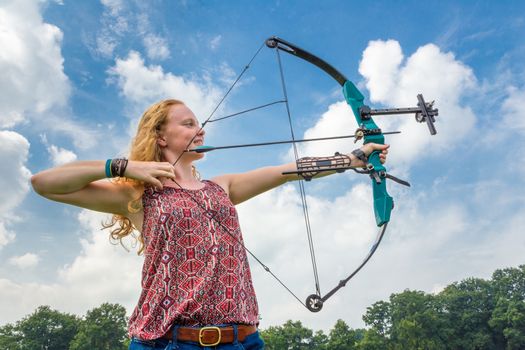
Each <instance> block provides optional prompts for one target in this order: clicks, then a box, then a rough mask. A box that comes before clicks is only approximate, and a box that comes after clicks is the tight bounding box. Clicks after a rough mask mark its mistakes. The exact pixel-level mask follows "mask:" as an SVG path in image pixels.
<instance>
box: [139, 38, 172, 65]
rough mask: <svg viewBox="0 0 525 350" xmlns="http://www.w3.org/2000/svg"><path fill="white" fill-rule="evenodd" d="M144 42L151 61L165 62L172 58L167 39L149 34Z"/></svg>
mask: <svg viewBox="0 0 525 350" xmlns="http://www.w3.org/2000/svg"><path fill="white" fill-rule="evenodd" d="M142 40H143V42H144V46H145V47H146V54H147V55H148V57H149V58H150V59H157V60H165V59H166V58H168V57H169V56H170V50H169V48H168V43H167V42H166V39H165V38H162V37H160V36H158V35H153V34H147V35H146V36H144V38H143V39H142Z"/></svg>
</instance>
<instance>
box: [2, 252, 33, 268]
mask: <svg viewBox="0 0 525 350" xmlns="http://www.w3.org/2000/svg"><path fill="white" fill-rule="evenodd" d="M39 261H40V258H39V257H38V255H36V254H33V253H26V254H24V255H20V256H14V257H12V258H10V259H9V264H11V265H13V266H16V267H18V268H19V269H27V268H30V267H33V266H36V264H38V262H39Z"/></svg>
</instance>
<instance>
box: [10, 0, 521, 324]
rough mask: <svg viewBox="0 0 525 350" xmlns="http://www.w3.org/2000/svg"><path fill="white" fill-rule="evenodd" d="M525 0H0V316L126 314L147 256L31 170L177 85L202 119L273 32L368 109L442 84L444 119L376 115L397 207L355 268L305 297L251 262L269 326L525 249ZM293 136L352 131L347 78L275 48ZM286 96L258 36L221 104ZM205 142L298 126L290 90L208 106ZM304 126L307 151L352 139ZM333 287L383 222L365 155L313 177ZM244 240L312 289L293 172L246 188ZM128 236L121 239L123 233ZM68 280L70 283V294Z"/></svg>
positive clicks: (277, 134) (219, 155)
mask: <svg viewBox="0 0 525 350" xmlns="http://www.w3.org/2000/svg"><path fill="white" fill-rule="evenodd" d="M524 32H525V4H523V2H520V1H500V2H488V1H487V2H482V1H462V2H457V1H435V2H432V1H430V2H425V3H422V2H420V1H383V2H381V1H375V2H369V3H367V4H366V5H364V6H363V2H357V1H323V2H322V3H319V2H314V1H282V2H281V1H273V2H272V1H250V2H248V1H149V2H140V1H118V0H104V1H100V2H98V1H89V2H88V1H67V0H64V1H29V0H22V1H14V0H12V1H10V0H3V1H1V2H0V44H1V46H2V48H3V49H2V53H0V71H1V72H2V74H1V76H0V86H1V89H2V94H1V96H0V143H1V145H2V147H0V168H1V169H2V173H3V175H4V176H3V177H2V179H1V180H0V188H1V190H2V198H3V201H2V203H0V259H1V260H2V261H3V262H4V263H3V264H2V265H0V310H2V312H0V324H3V323H6V322H13V321H15V320H18V319H20V318H21V317H22V316H24V315H26V314H28V313H29V312H31V311H32V310H33V309H34V308H35V307H36V306H38V305H42V304H47V305H51V306H52V307H55V308H57V309H59V310H62V311H67V312H74V313H78V314H83V313H84V312H85V311H86V310H88V309H90V308H92V307H95V306H98V305H100V304H101V303H102V302H105V301H111V302H119V303H121V304H123V305H125V306H126V307H127V308H128V310H129V311H130V312H131V310H132V308H133V307H134V305H135V303H136V301H137V298H138V293H139V280H140V268H141V262H142V258H141V257H137V256H136V254H134V252H133V248H131V252H129V253H128V252H126V250H124V249H123V248H121V247H120V246H114V245H111V244H110V243H109V242H108V235H107V232H105V231H100V222H101V221H102V220H105V218H106V216H104V215H101V214H98V213H93V212H88V211H83V210H80V209H76V208H73V207H68V206H64V205H61V204H57V203H52V202H49V201H46V200H44V199H42V198H40V197H39V196H37V195H36V194H35V193H34V192H32V190H31V189H30V186H29V178H30V176H31V174H34V173H36V172H38V171H41V170H43V169H46V168H49V167H52V166H55V165H58V164H63V163H66V162H69V161H74V160H86V159H107V158H111V157H115V156H119V155H125V154H126V152H127V149H128V146H129V141H130V139H131V137H132V135H133V133H134V131H135V125H136V123H137V120H138V118H139V117H140V115H141V113H142V111H143V110H144V109H145V108H146V107H147V106H148V105H149V104H151V103H153V102H155V101H157V100H159V99H162V98H168V97H174V98H179V99H182V100H184V101H186V102H187V104H188V105H189V106H190V107H191V108H192V109H193V110H194V111H195V112H196V114H197V116H198V117H199V118H200V119H201V120H204V119H205V118H206V117H207V116H208V115H209V113H210V111H211V110H212V109H213V108H214V107H215V105H216V104H217V102H218V101H219V100H220V98H221V96H222V95H223V94H224V92H225V91H226V90H227V89H228V87H229V86H230V84H231V82H232V81H233V79H234V78H235V77H236V75H237V74H238V73H239V72H240V71H241V70H242V68H243V67H244V65H246V64H247V62H248V60H249V59H250V58H251V56H252V55H253V54H254V52H255V51H256V50H257V49H258V48H259V47H260V45H261V44H262V43H263V42H264V40H265V39H266V38H268V37H270V36H272V35H277V36H280V37H282V38H284V39H286V40H288V41H291V42H293V43H295V44H297V45H298V46H300V47H303V48H305V49H307V50H309V51H311V52H312V53H315V54H317V55H318V56H320V57H323V58H324V59H326V60H327V61H328V62H330V63H331V64H333V65H334V66H335V67H337V68H338V69H339V70H340V71H341V72H343V73H344V74H345V75H346V76H347V77H348V78H349V79H350V80H352V81H354V82H355V83H356V84H357V85H358V86H359V88H360V89H361V91H362V92H363V93H364V95H365V96H366V97H367V102H368V103H369V104H370V105H371V106H373V107H380V108H382V107H383V108H386V107H410V106H413V105H415V103H416V94H417V93H420V92H422V93H423V94H424V96H425V98H426V99H427V100H432V99H435V100H436V106H437V107H438V108H439V110H440V116H439V117H438V122H437V124H436V127H437V129H438V135H436V136H435V137H432V138H431V137H430V135H429V134H428V130H427V129H426V126H424V125H421V124H417V123H415V122H414V120H413V117H412V116H401V117H377V118H376V121H377V123H378V125H379V126H380V127H382V128H383V130H400V131H402V134H401V135H398V136H392V137H389V138H388V139H387V142H388V143H390V144H391V145H392V147H391V152H390V158H389V161H388V164H387V165H388V168H389V169H391V172H392V174H395V175H398V176H399V177H402V178H406V179H408V180H409V181H411V183H412V188H411V189H405V188H400V187H399V186H395V185H389V191H390V193H391V194H392V195H393V196H394V198H395V202H396V208H395V210H394V212H393V213H392V221H391V224H390V227H389V229H388V231H387V234H386V236H385V240H384V242H383V244H382V245H381V246H380V247H379V249H378V251H377V253H376V255H375V256H374V257H373V259H372V261H371V262H370V263H369V264H368V265H367V266H366V267H365V268H364V269H363V270H362V271H361V272H360V273H359V275H358V276H357V277H356V278H355V279H354V280H352V282H350V283H349V284H348V286H347V287H346V288H345V289H343V290H341V291H340V292H338V294H337V295H336V296H334V297H333V298H332V299H330V301H329V302H327V304H326V305H325V308H324V309H323V311H321V312H320V313H318V314H311V313H310V312H308V311H306V310H303V309H302V308H301V306H300V305H299V304H298V303H297V302H296V301H295V300H294V299H293V298H291V297H290V296H289V295H288V294H286V292H285V291H284V290H283V289H282V288H281V287H280V286H279V285H278V284H277V283H276V282H275V281H274V280H272V279H271V278H270V277H269V276H267V274H265V273H264V271H262V269H261V268H260V266H258V265H257V264H255V263H254V262H252V270H253V275H254V281H255V285H256V289H257V291H258V297H259V302H260V307H261V317H262V321H261V326H262V327H267V326H270V325H275V324H281V323H283V322H284V321H286V320H287V319H296V320H301V321H302V322H303V323H305V324H306V325H308V326H310V327H313V328H315V329H328V328H330V327H331V326H332V325H333V324H334V323H335V321H336V320H337V319H343V320H345V321H347V322H348V323H349V324H350V326H352V327H360V326H362V325H363V323H362V320H361V318H360V317H361V315H362V314H363V313H364V312H365V310H366V307H367V306H369V305H371V304H372V303H373V302H375V301H378V300H382V299H386V298H388V296H389V295H390V294H391V293H395V292H400V291H402V290H404V289H405V288H410V289H418V290H424V291H426V292H438V291H439V290H441V288H443V287H444V286H446V285H447V284H449V283H451V282H454V281H458V280H460V279H462V278H466V277H470V276H474V277H482V278H488V277H490V274H491V273H492V272H493V271H494V270H495V269H497V268H504V267H509V266H517V265H519V264H523V263H524V259H523V251H524V248H525V239H524V236H523V232H522V231H523V229H522V227H523V226H524V224H525V191H524V190H523V188H524V180H523V176H522V175H521V174H523V173H524V171H525V166H524V165H523V164H525V156H524V152H525V141H524V140H525V138H524V134H525V107H524V106H525V105H524V103H523V102H524V100H525V69H524V68H523V62H524V59H525V39H524V38H525V36H524V35H523V33H524ZM283 65H284V71H285V75H286V84H287V88H288V93H289V100H290V108H291V112H292V118H293V121H294V128H295V132H296V135H297V137H318V136H334V135H341V134H350V133H353V132H354V130H355V128H356V125H355V122H354V119H353V116H351V114H350V111H349V109H348V107H346V105H345V103H344V102H343V98H342V94H341V91H340V89H339V87H338V86H337V84H335V83H334V82H333V81H332V80H331V79H330V78H328V77H327V76H326V75H325V74H324V73H322V72H320V71H319V70H318V69H316V68H315V67H313V66H311V65H308V64H306V63H304V62H301V61H299V60H297V59H295V58H293V57H288V56H283ZM280 98H282V93H281V86H280V84H279V76H278V71H277V66H276V60H275V54H274V52H273V51H271V50H269V49H266V48H263V50H262V51H261V53H260V54H259V56H258V57H257V58H256V60H255V61H254V63H253V64H252V66H251V68H250V70H249V71H248V72H247V74H246V76H245V77H244V78H243V80H241V83H240V84H239V85H238V88H236V89H235V90H234V91H233V92H232V94H231V96H230V97H229V98H228V99H227V100H226V102H225V104H224V105H223V107H222V108H221V109H220V110H219V111H218V113H217V116H220V115H225V114H227V113H230V112H235V111H239V110H242V109H245V108H250V107H254V106H257V105H260V104H263V103H268V102H271V101H274V100H276V99H280ZM206 132H207V135H206V136H207V140H208V141H207V142H208V144H210V145H216V146H219V145H227V144H236V143H244V142H264V141H273V140H282V139H287V138H289V131H288V129H287V126H286V114H285V110H284V107H283V106H282V105H278V106H273V107H271V108H268V109H267V110H264V111H259V112H257V113H253V114H251V115H248V116H243V117H242V118H241V117H239V118H232V119H229V120H227V121H223V122H217V123H213V124H209V128H207V130H206ZM354 147H355V145H354V144H353V143H352V142H349V141H338V142H326V143H315V144H313V143H311V144H308V145H303V146H302V147H300V148H299V150H300V152H301V155H310V156H314V155H327V154H332V153H333V152H335V151H350V150H352V149H353V148H354ZM289 159H290V148H289V147H288V146H276V147H268V148H258V149H242V150H231V151H217V152H214V153H210V154H209V155H208V156H207V157H206V159H205V160H203V161H202V162H200V163H199V164H198V166H199V169H200V172H201V173H202V174H203V176H204V177H206V178H209V177H213V176H214V175H216V174H220V173H224V172H240V171H245V170H248V169H253V168H255V167H259V166H265V165H272V164H278V163H280V162H284V161H287V160H289ZM307 194H308V200H309V202H308V203H309V207H310V209H311V221H312V226H313V233H314V239H315V242H316V254H317V259H318V265H319V269H320V277H321V288H322V290H323V291H327V290H328V289H329V288H331V287H332V286H333V285H335V284H336V283H337V281H338V280H339V279H341V278H342V277H345V276H346V275H347V274H348V273H349V272H351V270H352V269H353V268H354V267H355V266H357V264H358V263H359V262H360V260H361V259H362V258H363V257H364V255H365V254H366V252H367V251H368V249H369V247H370V245H371V243H372V241H373V239H374V236H375V229H374V225H373V215H372V203H371V193H370V185H369V181H368V180H367V179H366V178H365V177H363V176H358V175H357V174H354V173H345V174H341V175H337V176H331V177H329V178H326V179H321V180H317V181H313V182H312V183H309V184H307ZM238 209H239V212H240V217H241V225H242V226H243V232H244V235H245V240H246V244H247V246H248V247H250V249H251V250H253V251H254V252H255V253H256V254H257V256H258V257H259V258H260V259H261V260H263V261H264V262H265V263H266V264H267V265H268V266H270V267H272V270H274V271H275V272H276V273H277V274H278V275H280V276H281V277H282V278H283V280H285V282H287V284H288V285H289V286H290V287H291V288H292V289H293V290H294V291H295V292H297V294H299V295H300V296H304V297H306V296H307V295H309V294H311V293H312V292H313V291H314V289H313V283H312V273H311V269H310V267H309V265H308V264H309V256H308V252H307V244H306V236H305V233H304V224H303V219H302V216H301V208H300V202H299V196H298V190H297V188H296V187H295V186H294V184H290V185H285V186H283V187H282V188H279V189H277V190H274V191H271V192H269V193H267V194H264V195H261V196H260V197H258V198H256V199H253V200H251V201H249V202H247V203H244V204H242V205H240V206H239V208H238ZM131 243H132V242H129V245H131ZM73 296H75V298H73Z"/></svg>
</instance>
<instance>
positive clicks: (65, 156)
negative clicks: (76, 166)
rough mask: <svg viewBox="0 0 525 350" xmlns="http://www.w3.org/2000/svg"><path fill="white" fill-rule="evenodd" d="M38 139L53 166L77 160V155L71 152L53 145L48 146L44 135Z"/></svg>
mask: <svg viewBox="0 0 525 350" xmlns="http://www.w3.org/2000/svg"><path fill="white" fill-rule="evenodd" d="M40 139H41V140H42V143H43V144H44V145H45V146H46V149H47V152H48V153H49V157H50V159H51V162H52V163H53V166H58V165H62V164H66V163H71V162H74V161H75V160H77V155H76V154H75V153H74V152H73V151H70V150H67V149H65V148H62V147H58V146H55V145H50V144H49V142H48V141H47V136H46V135H45V134H42V135H40Z"/></svg>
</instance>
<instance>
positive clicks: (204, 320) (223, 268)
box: [129, 181, 258, 339]
mask: <svg viewBox="0 0 525 350" xmlns="http://www.w3.org/2000/svg"><path fill="white" fill-rule="evenodd" d="M142 203H143V206H144V224H143V228H142V236H143V238H144V244H145V250H144V265H143V269H142V293H141V295H140V298H139V302H138V305H137V307H136V308H135V310H134V312H133V314H132V315H131V318H130V321H129V336H130V337H132V336H135V337H138V338H140V339H156V338H160V337H162V336H163V335H164V334H165V333H166V332H167V331H168V330H169V329H170V327H171V326H172V325H173V324H178V325H181V326H205V325H213V324H227V323H238V324H239V323H242V324H258V306H257V300H256V297H255V291H254V289H253V285H252V278H251V274H250V267H249V265H248V258H247V256H246V251H245V249H244V248H243V246H242V244H241V243H240V242H242V235H241V230H240V227H239V220H238V217H237V211H236V210H235V207H234V206H233V204H232V202H231V201H230V199H229V198H228V195H227V194H226V193H225V192H224V190H223V189H222V188H221V187H220V186H219V185H217V184H215V183H213V182H211V181H204V188H202V189H199V190H185V189H179V188H172V187H164V188H163V189H162V190H160V191H156V190H154V189H153V188H146V190H145V191H144V195H143V197H142ZM219 223H220V224H219ZM234 237H235V238H234Z"/></svg>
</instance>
